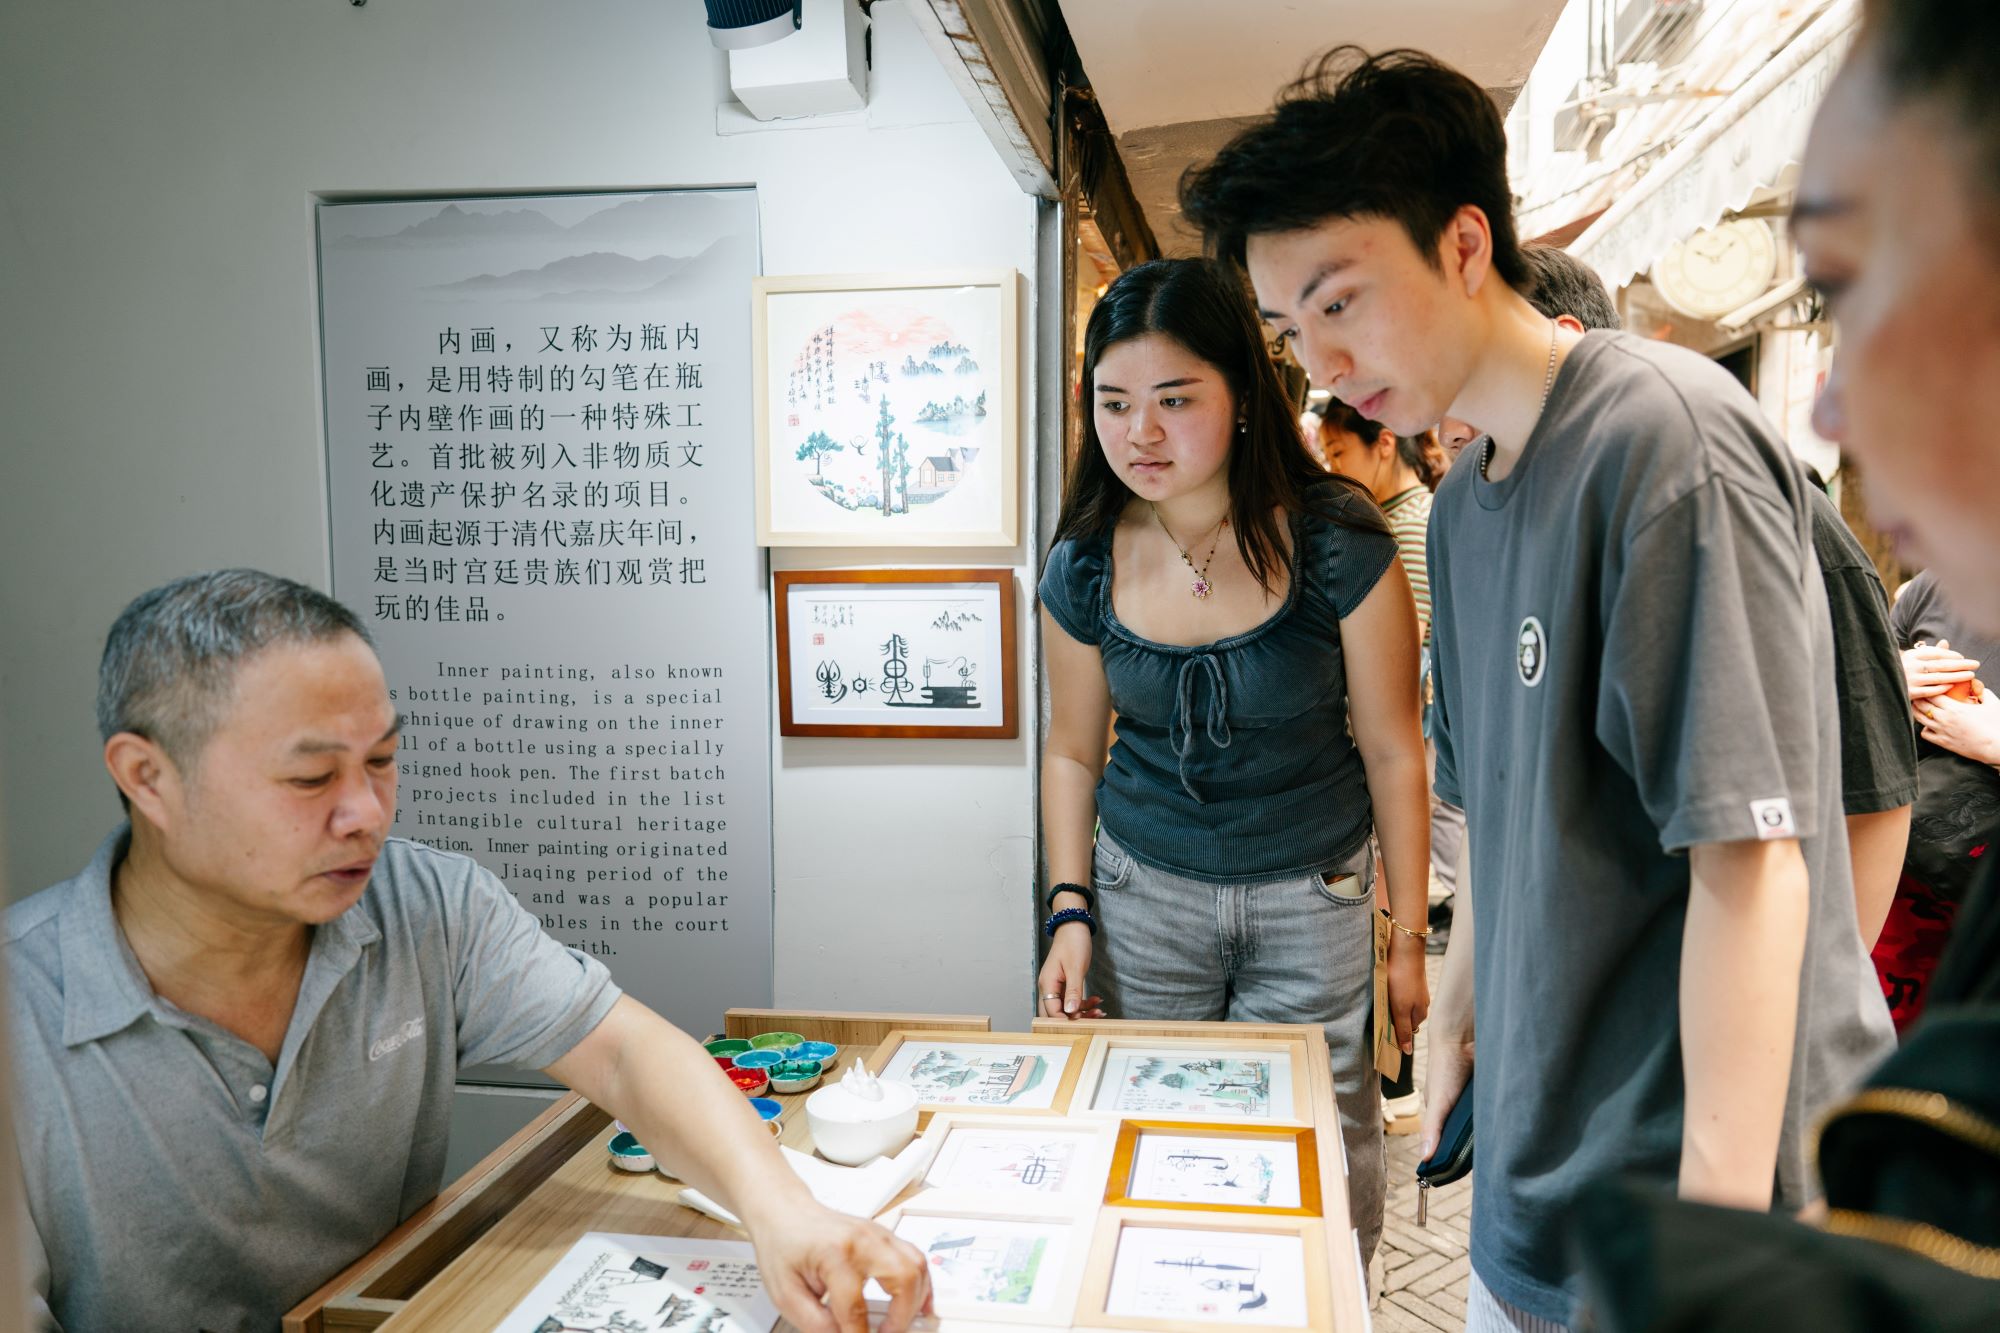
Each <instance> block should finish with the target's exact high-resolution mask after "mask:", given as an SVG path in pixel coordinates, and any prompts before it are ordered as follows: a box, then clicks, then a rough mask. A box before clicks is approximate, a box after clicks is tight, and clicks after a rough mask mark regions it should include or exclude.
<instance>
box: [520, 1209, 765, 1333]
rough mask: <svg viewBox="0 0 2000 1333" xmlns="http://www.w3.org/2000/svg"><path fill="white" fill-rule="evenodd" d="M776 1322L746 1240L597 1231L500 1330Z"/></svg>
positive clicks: (725, 1331)
mask: <svg viewBox="0 0 2000 1333" xmlns="http://www.w3.org/2000/svg"><path fill="white" fill-rule="evenodd" d="M619 1319H623V1320H625V1321H627V1322H625V1323H622V1324H621V1323H618V1322H615V1321H617V1320H619ZM777 1322H778V1307H777V1306H776V1305H774V1304H772V1303H771V1299H770V1298H769V1297H768V1296H766V1295H765V1294H764V1285H763V1281H762V1279H761V1278H760V1276H759V1274H758V1271H757V1260H756V1252H755V1251H754V1250H753V1249H752V1248H751V1246H750V1244H749V1243H748V1242H747V1241H740V1240H691V1239H689V1238H687V1237H685V1236H630V1235H621V1234H614V1233H612V1232H606V1231H592V1232H587V1233H585V1235H584V1236H583V1237H582V1238H581V1239H580V1240H578V1241H577V1243H576V1244H574V1245H572V1246H570V1248H569V1252H568V1253H567V1254H565V1255H563V1257H562V1258H560V1259H558V1260H557V1261H556V1266H555V1267H554V1268H552V1269H550V1270H549V1272H548V1274H547V1276H545V1277H543V1278H542V1280H541V1281H540V1282H537V1283H536V1284H535V1288H534V1290H533V1291H530V1292H529V1293H528V1295H527V1297H526V1298H525V1299H524V1300H522V1302H521V1303H520V1304H519V1305H517V1306H515V1307H514V1308H513V1309H512V1310H511V1311H509V1312H508V1314H507V1317H506V1318H505V1319H503V1320H501V1321H500V1323H499V1324H498V1325H496V1326H495V1329H494V1333H539V1331H540V1330H542V1329H544V1328H547V1327H551V1326H554V1327H558V1328H621V1327H631V1328H664V1327H669V1326H678V1325H681V1324H685V1325H687V1326H688V1327H690V1328H696V1327H698V1328H701V1329H704V1330H706V1333H771V1329H772V1328H773V1327H774V1326H775V1325H776V1324H777Z"/></svg>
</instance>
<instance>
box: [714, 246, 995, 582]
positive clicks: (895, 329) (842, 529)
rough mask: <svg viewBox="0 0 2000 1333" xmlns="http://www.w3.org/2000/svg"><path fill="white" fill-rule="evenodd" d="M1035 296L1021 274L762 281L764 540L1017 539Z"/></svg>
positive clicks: (755, 314)
mask: <svg viewBox="0 0 2000 1333" xmlns="http://www.w3.org/2000/svg"><path fill="white" fill-rule="evenodd" d="M1020 303H1021V276H1020V274H1018V273H1016V272H1015V271H1014V270H1012V269H970V270H956V271H948V272H939V273H907V274H824V275H793V276H785V277H765V278H758V279H755V280H754V281H753V282H752V284H751V316H750V319H751V335H750V338H751V353H752V356H751V359H752V362H753V376H754V402H755V406H756V433H755V449H754V451H753V452H754V454H755V459H756V474H757V541H758V543H759V544H760V545H763V546H854V547H879V546H926V547H940V546H1013V545H1016V544H1017V542H1018V540H1019V534H1020V504H1021V501H1020V473H1021V467H1020V451H1021V446H1020V433H1021V427H1020V412H1019V403H1018V400H1019V398H1020V375H1019V365H1020V349H1019V345H1018V342H1019V338H1020V331H1019V319H1020ZM899 355H900V356H901V357H902V358H903V359H902V360H900V361H899V360H898V359H897V357H898V356H899Z"/></svg>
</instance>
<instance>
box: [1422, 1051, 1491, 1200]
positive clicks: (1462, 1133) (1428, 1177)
mask: <svg viewBox="0 0 2000 1333" xmlns="http://www.w3.org/2000/svg"><path fill="white" fill-rule="evenodd" d="M1473 1077H1474V1078H1476V1077H1478V1075H1477V1074H1476V1073H1475V1074H1474V1076H1473ZM1472 1082H1473V1080H1472V1079H1470V1078H1468V1079H1467V1080H1465V1088H1464V1090H1463V1091H1461V1092H1460V1093H1459V1094H1458V1101H1456V1102H1455V1103H1453V1104H1452V1108H1451V1114H1450V1115H1448V1116H1446V1117H1445V1118H1444V1129H1443V1130H1442V1131H1440V1132H1439V1134H1438V1146H1437V1151H1436V1152H1434V1153H1432V1154H1431V1155H1430V1156H1429V1157H1426V1158H1425V1159H1424V1160H1423V1161H1421V1162H1418V1163H1417V1225H1418V1226H1422V1225H1424V1215H1425V1213H1426V1211H1427V1205H1428V1203H1429V1201H1430V1192H1431V1191H1432V1190H1433V1189H1435V1188H1437V1187H1438V1186H1439V1185H1449V1184H1451V1182H1452V1181H1454V1180H1460V1179H1463V1178H1464V1177H1465V1175H1466V1173H1467V1172H1469V1171H1471V1170H1472Z"/></svg>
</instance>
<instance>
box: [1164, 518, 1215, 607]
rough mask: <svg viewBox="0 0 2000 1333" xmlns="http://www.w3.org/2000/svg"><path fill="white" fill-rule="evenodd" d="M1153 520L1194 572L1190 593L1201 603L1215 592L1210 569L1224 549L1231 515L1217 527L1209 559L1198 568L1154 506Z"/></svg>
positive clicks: (1210, 546) (1209, 550) (1209, 549)
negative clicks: (1219, 552) (1223, 543)
mask: <svg viewBox="0 0 2000 1333" xmlns="http://www.w3.org/2000/svg"><path fill="white" fill-rule="evenodd" d="M1153 518H1154V520H1155V521H1157V522H1158V523H1159V525H1160V531H1161V532H1164V533H1166V534H1167V540H1168V541H1170V542H1172V543H1173V544H1174V549H1175V550H1176V551H1179V552H1180V553H1181V559H1182V560H1184V561H1186V562H1187V567H1188V568H1189V569H1191V570H1193V571H1194V584H1193V586H1192V587H1190V588H1189V590H1188V591H1190V592H1191V593H1193V594H1194V598H1195V600H1196V601H1200V600H1201V599H1202V598H1204V597H1206V596H1208V595H1209V594H1210V593H1211V592H1214V591H1215V585H1214V584H1212V583H1210V582H1209V581H1208V567H1209V566H1210V565H1212V564H1214V563H1215V553H1216V552H1217V551H1219V550H1221V549H1222V534H1223V533H1224V532H1225V531H1227V530H1228V528H1229V515H1227V514H1224V515H1223V516H1222V519H1221V521H1220V522H1218V523H1217V524H1216V525H1215V540H1214V542H1212V543H1210V545H1209V548H1208V559H1206V560H1204V561H1202V562H1201V564H1200V565H1199V566H1196V564H1195V562H1194V557H1193V556H1191V555H1189V554H1188V549H1187V547H1185V546H1182V545H1181V544H1180V540H1179V538H1177V537H1175V536H1174V530H1173V529H1172V528H1170V527H1168V526H1167V520H1165V519H1164V518H1161V517H1160V507H1159V506H1158V505H1154V506H1153Z"/></svg>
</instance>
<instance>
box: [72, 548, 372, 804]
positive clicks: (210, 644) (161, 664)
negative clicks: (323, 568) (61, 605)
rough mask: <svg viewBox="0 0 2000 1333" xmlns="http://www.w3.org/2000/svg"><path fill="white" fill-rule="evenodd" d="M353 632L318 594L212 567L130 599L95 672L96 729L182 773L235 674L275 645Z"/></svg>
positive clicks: (357, 631)
mask: <svg viewBox="0 0 2000 1333" xmlns="http://www.w3.org/2000/svg"><path fill="white" fill-rule="evenodd" d="M343 634H352V635H354V636H356V637H357V638H359V639H360V640H361V641H362V642H363V643H366V644H368V645H369V646H370V647H373V646H374V640H373V639H371V638H369V635H368V631H367V629H366V628H365V627H364V626H363V625H362V623H361V620H360V617H358V616H356V615H355V614H354V613H353V612H352V611H350V610H348V609H347V608H346V607H344V606H342V605H341V604H340V603H339V602H336V601H335V600H333V598H331V597H329V596H327V595H326V594H325V593H323V592H320V591H319V590H318V589H316V588H309V587H307V586H306V585H305V584H303V583H294V582H293V581H292V580H290V579H285V578H279V577H278V576H277V575H275V574H265V573H262V572H260V571H258V570H254V569H219V570H215V571H213V572H211V573H207V574H190V575H189V576H188V577H186V578H183V579H175V580H174V581H173V582H172V583H169V584H166V585H164V586H162V587H158V588H155V589H153V590H152V591H151V592H148V593H142V594H140V595H139V596H138V597H136V598H134V599H133V601H132V604H131V605H130V606H127V607H126V608H125V610H124V611H123V612H121V613H120V614H119V616H118V619H117V621H116V622H114V623H113V624H112V626H111V633H110V634H109V635H107V636H106V637H105V640H104V658H103V660H102V661H101V662H100V663H99V664H98V668H97V730H98V732H99V734H100V735H101V736H102V738H103V739H104V740H107V741H108V740H110V739H111V738H112V737H113V736H115V735H117V734H118V733H119V732H121V731H130V732H136V733H137V734H139V735H141V736H144V737H146V738H148V739H149V740H152V741H154V742H156V743H157V744H158V745H159V746H160V747H161V748H163V749H164V750H166V752H167V755H168V757H170V758H171V759H172V760H173V761H174V763H175V764H177V765H179V766H180V767H181V768H183V769H185V768H188V767H190V766H191V765H192V764H193V762H194V760H195V758H196V756H198V755H199V754H200V753H201V749H202V747H203V746H204V745H206V744H207V743H208V740H209V737H210V736H212V735H213V734H214V732H215V729H216V727H217V726H219V725H220V724H221V721H222V716H223V713H224V711H225V709H226V708H227V706H228V704H229V701H230V696H231V695H232V693H233V692H234V690H235V687H236V669H237V668H238V667H239V666H241V665H242V663H243V662H244V661H246V660H247V659H249V658H251V657H254V656H256V655H257V654H258V653H260V652H263V651H264V650H265V649H266V648H272V647H276V646H278V645H279V644H305V643H318V642H323V641H325V640H327V639H336V638H339V637H340V636H341V635H343Z"/></svg>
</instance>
